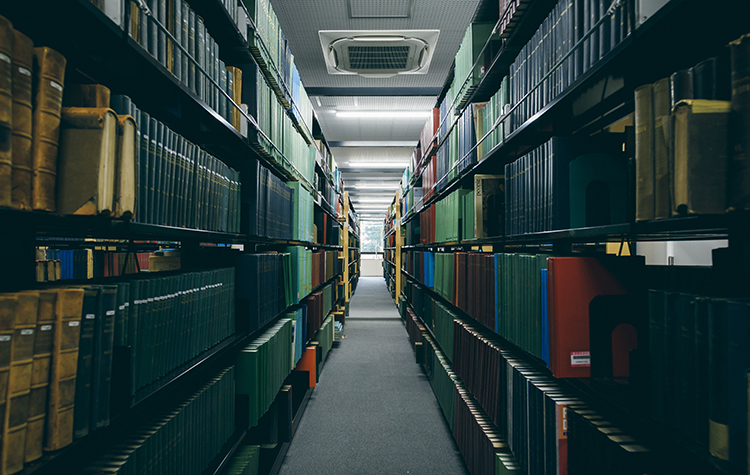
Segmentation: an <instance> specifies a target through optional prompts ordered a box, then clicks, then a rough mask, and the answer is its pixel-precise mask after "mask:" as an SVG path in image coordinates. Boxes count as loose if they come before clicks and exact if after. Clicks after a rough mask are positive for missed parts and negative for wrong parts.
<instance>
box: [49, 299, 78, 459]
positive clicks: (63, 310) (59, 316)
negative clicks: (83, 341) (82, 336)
mask: <svg viewBox="0 0 750 475" xmlns="http://www.w3.org/2000/svg"><path fill="white" fill-rule="evenodd" d="M82 308H83V289H59V290H58V291H57V304H56V305H55V328H54V332H55V333H54V337H53V340H52V362H51V365H50V381H49V397H48V401H47V424H46V426H47V430H46V435H45V441H44V450H48V451H54V450H59V449H61V448H63V447H65V446H66V445H68V444H70V443H71V442H72V441H73V409H74V403H75V391H76V371H77V369H78V339H79V332H80V329H81V310H82Z"/></svg>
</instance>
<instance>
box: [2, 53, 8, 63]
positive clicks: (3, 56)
mask: <svg viewBox="0 0 750 475" xmlns="http://www.w3.org/2000/svg"><path fill="white" fill-rule="evenodd" d="M0 59H2V60H3V61H5V62H6V63H10V56H8V55H5V54H3V53H0Z"/></svg>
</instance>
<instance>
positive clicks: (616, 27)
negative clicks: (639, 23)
mask: <svg viewBox="0 0 750 475" xmlns="http://www.w3.org/2000/svg"><path fill="white" fill-rule="evenodd" d="M609 7H610V3H609V2H607V1H605V0H593V1H590V2H589V1H585V2H577V1H573V0H560V1H559V2H558V3H557V5H555V7H554V8H553V9H552V12H551V13H550V14H549V16H548V17H547V18H545V19H544V20H543V21H542V23H541V26H540V27H539V29H538V30H537V31H536V33H535V34H534V36H533V37H532V38H531V40H530V41H529V42H528V43H527V44H526V45H525V46H524V47H523V48H522V49H521V51H520V53H519V54H518V56H517V57H516V60H515V61H514V62H513V64H512V65H511V67H510V74H509V76H510V95H511V96H510V98H511V103H512V104H519V103H520V105H519V106H518V107H517V108H516V109H515V110H514V111H513V113H512V114H511V122H510V131H509V132H513V131H514V130H516V129H517V128H518V127H520V126H521V125H522V124H523V123H524V122H526V121H527V120H529V118H531V117H532V116H534V115H535V114H536V113H537V112H539V111H540V110H542V109H543V108H544V107H545V106H546V105H547V104H549V103H550V102H551V101H552V100H554V99H555V98H556V97H557V96H558V95H559V94H561V93H562V92H563V91H564V90H565V89H566V88H567V87H568V86H570V85H572V84H573V83H574V82H575V81H576V80H577V79H578V78H579V77H581V76H582V75H583V74H584V73H586V72H587V71H588V70H589V69H591V68H592V67H594V65H596V63H597V62H598V61H599V60H600V59H601V58H603V57H604V56H605V55H606V54H607V53H608V52H609V51H611V50H612V49H614V48H615V47H617V45H618V44H620V42H621V41H622V40H623V39H625V38H626V37H627V36H628V35H629V34H630V31H631V29H632V25H631V24H630V16H629V14H630V11H629V9H630V8H632V5H631V4H627V3H626V4H623V5H620V6H619V7H617V8H614V9H612V13H611V14H609V19H608V20H605V21H603V22H602V23H601V24H600V25H599V26H598V27H597V28H596V30H594V31H593V33H592V34H591V35H590V36H589V37H587V38H586V39H585V40H583V43H582V44H581V45H580V46H579V47H578V48H576V49H575V50H573V53H572V54H571V55H570V56H568V57H567V58H566V59H565V60H563V58H564V57H565V55H566V54H568V53H569V52H570V51H571V50H572V48H573V46H574V45H576V43H577V42H578V41H579V40H581V39H582V38H583V36H584V35H585V34H587V33H589V32H590V31H591V30H592V28H593V27H594V25H596V23H597V22H598V21H599V19H600V18H602V17H604V16H606V15H607V14H608V13H607V12H608V9H609ZM558 63H560V65H559V67H557V68H556V69H553V68H554V67H555V66H556V65H558ZM548 73H551V74H550V75H549V76H548V77H547V78H546V79H544V80H543V78H544V77H545V76H546V75H547V74H548ZM537 85H539V86H538V87H537ZM527 94H529V96H528V97H525V96H526V95H527Z"/></svg>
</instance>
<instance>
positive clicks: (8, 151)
mask: <svg viewBox="0 0 750 475" xmlns="http://www.w3.org/2000/svg"><path fill="white" fill-rule="evenodd" d="M12 57H13V24H11V22H10V21H8V20H7V19H6V18H4V17H1V16H0V206H10V205H11V198H10V180H11V178H10V176H11V170H12V168H13V151H12V148H11V142H12V138H11V136H12V129H13V92H12V77H13V73H12V70H13V62H12V59H11V58H12Z"/></svg>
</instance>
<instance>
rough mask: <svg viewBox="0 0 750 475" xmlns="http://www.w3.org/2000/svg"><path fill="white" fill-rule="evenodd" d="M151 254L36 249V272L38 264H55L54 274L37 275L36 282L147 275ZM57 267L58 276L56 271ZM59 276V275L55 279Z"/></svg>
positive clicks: (98, 250) (96, 250)
mask: <svg viewBox="0 0 750 475" xmlns="http://www.w3.org/2000/svg"><path fill="white" fill-rule="evenodd" d="M152 254H153V253H151V252H130V253H129V252H123V251H110V250H102V249H69V250H68V249H50V248H46V249H39V248H38V249H37V271H39V270H40V264H46V263H48V262H55V263H59V264H55V266H56V268H55V273H54V274H51V273H49V272H47V273H42V274H40V273H39V272H37V282H50V281H54V280H65V279H98V278H101V277H117V276H121V275H127V274H136V273H138V272H141V271H147V270H148V268H149V266H148V258H149V256H150V255H152ZM58 267H59V272H57V268H58ZM58 274H59V275H58Z"/></svg>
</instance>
